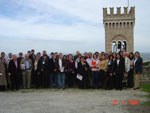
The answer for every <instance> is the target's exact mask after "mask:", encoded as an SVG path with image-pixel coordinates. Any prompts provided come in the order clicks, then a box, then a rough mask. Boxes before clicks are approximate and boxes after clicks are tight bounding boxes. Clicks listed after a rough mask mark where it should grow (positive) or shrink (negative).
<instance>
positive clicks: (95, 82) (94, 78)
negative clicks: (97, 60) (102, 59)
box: [92, 71, 99, 88]
mask: <svg viewBox="0 0 150 113" xmlns="http://www.w3.org/2000/svg"><path fill="white" fill-rule="evenodd" d="M92 84H93V87H94V88H98V84H99V78H98V71H92Z"/></svg>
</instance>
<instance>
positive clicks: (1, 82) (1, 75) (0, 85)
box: [0, 60, 7, 91]
mask: <svg viewBox="0 0 150 113" xmlns="http://www.w3.org/2000/svg"><path fill="white" fill-rule="evenodd" d="M6 88H7V82H6V75H5V66H4V64H3V62H2V61H1V60H0V91H4V90H6Z"/></svg>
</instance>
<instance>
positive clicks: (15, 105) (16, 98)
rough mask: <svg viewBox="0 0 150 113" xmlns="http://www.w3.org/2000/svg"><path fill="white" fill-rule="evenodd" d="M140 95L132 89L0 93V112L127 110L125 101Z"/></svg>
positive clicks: (104, 112)
mask: <svg viewBox="0 0 150 113" xmlns="http://www.w3.org/2000/svg"><path fill="white" fill-rule="evenodd" d="M143 95H145V93H144V92H141V91H140V90H136V91H134V90H132V89H128V90H123V91H116V90H111V91H106V90H79V89H65V90H58V89H50V90H34V89H31V90H21V91H17V92H0V113H128V111H127V110H126V109H125V108H126V106H127V105H128V104H129V103H128V102H129V100H139V102H140V103H142V102H143V101H145V97H142V96H143ZM130 106H132V105H130Z"/></svg>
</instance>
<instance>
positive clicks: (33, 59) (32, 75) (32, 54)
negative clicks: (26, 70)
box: [29, 49, 36, 86]
mask: <svg viewBox="0 0 150 113" xmlns="http://www.w3.org/2000/svg"><path fill="white" fill-rule="evenodd" d="M35 57H36V55H35V51H34V49H32V50H31V54H30V56H29V58H30V59H31V60H32V66H33V68H32V71H31V81H32V83H31V84H32V85H33V86H35V79H36V78H35V76H34V62H35Z"/></svg>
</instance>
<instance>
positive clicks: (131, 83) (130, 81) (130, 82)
mask: <svg viewBox="0 0 150 113" xmlns="http://www.w3.org/2000/svg"><path fill="white" fill-rule="evenodd" d="M129 59H130V70H129V73H128V87H129V88H133V86H134V81H133V80H134V54H133V53H132V52H131V53H130V54H129Z"/></svg>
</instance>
